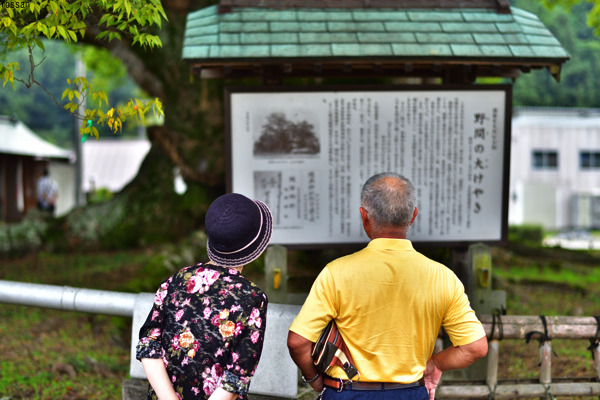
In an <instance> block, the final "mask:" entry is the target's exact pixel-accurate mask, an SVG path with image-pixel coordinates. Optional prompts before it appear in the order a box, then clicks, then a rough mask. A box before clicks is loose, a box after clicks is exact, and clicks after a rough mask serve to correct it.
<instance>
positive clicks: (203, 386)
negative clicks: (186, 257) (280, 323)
mask: <svg viewBox="0 0 600 400" xmlns="http://www.w3.org/2000/svg"><path fill="white" fill-rule="evenodd" d="M266 317H267V296H266V295H265V294H264V293H263V292H262V291H261V290H260V289H259V288H258V287H257V286H256V285H254V283H252V282H250V281H248V280H246V279H245V278H244V277H243V276H242V275H241V274H240V273H239V272H238V271H236V270H234V269H230V268H226V267H218V266H215V265H212V264H204V265H202V264H197V265H196V266H195V267H187V268H184V269H182V270H181V271H179V272H178V273H177V274H175V275H173V276H172V277H170V278H169V279H167V280H166V281H165V282H163V283H162V284H161V285H160V288H159V289H158V291H157V292H156V297H155V299H154V306H153V308H152V311H150V314H149V315H148V318H147V319H146V322H145V323H144V325H143V326H142V328H141V329H140V341H139V343H138V345H137V352H136V358H137V359H138V360H140V359H142V358H162V360H163V363H164V364H165V367H166V369H167V373H168V374H169V377H170V378H171V382H172V383H173V388H174V389H175V391H176V392H177V393H178V394H179V396H180V397H181V398H182V399H185V400H187V399H201V398H204V399H208V397H209V396H210V395H211V394H212V393H213V392H214V391H215V389H216V388H218V387H222V388H223V389H225V390H227V391H228V392H232V393H237V394H239V395H240V396H241V399H244V398H246V394H247V393H248V386H249V385H250V379H251V378H252V376H253V375H254V371H255V370H256V366H257V365H258V360H259V358H260V354H261V351H262V346H263V340H264V336H265V326H266V323H267V320H266ZM148 399H153V400H155V399H157V396H156V394H155V393H154V390H152V388H151V387H150V389H149V392H148Z"/></svg>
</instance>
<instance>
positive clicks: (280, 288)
mask: <svg viewBox="0 0 600 400" xmlns="http://www.w3.org/2000/svg"><path fill="white" fill-rule="evenodd" d="M287 281H288V270H287V249H286V248H285V247H283V246H269V247H268V248H267V251H266V252H265V287H264V291H265V293H266V294H267V297H268V299H269V303H279V304H286V303H287V285H288V282H287Z"/></svg>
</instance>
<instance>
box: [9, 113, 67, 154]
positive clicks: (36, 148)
mask: <svg viewBox="0 0 600 400" xmlns="http://www.w3.org/2000/svg"><path fill="white" fill-rule="evenodd" d="M0 153H6V154H18V155H24V156H33V157H43V158H63V159H71V158H72V157H73V156H74V155H73V152H72V151H71V150H66V149H62V148H60V147H58V146H55V145H53V144H52V143H50V142H47V141H45V140H44V139H42V138H41V137H39V136H38V135H36V134H35V133H34V132H33V131H32V130H31V129H29V128H28V127H27V126H26V125H25V124H24V123H22V122H21V121H18V120H12V119H9V118H7V117H0Z"/></svg>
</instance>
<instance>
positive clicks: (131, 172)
mask: <svg viewBox="0 0 600 400" xmlns="http://www.w3.org/2000/svg"><path fill="white" fill-rule="evenodd" d="M150 147H151V144H150V141H148V139H146V138H144V137H139V138H131V139H118V140H117V139H110V138H105V137H100V140H96V139H95V138H93V137H92V138H90V139H88V140H87V141H86V142H85V143H84V144H83V145H82V146H81V152H82V160H83V173H82V175H83V176H82V182H81V184H82V188H83V191H84V192H86V193H89V192H93V191H94V190H95V189H100V188H106V189H109V190H110V191H111V192H118V191H120V190H121V189H123V187H125V185H127V184H128V183H129V182H131V180H132V179H133V178H135V176H136V175H137V173H138V170H139V169H140V165H141V164H142V161H144V158H146V154H148V151H150Z"/></svg>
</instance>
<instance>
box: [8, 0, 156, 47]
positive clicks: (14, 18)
mask: <svg viewBox="0 0 600 400" xmlns="http://www.w3.org/2000/svg"><path fill="white" fill-rule="evenodd" d="M5 4H6V5H10V4H11V3H10V2H7V3H0V34H2V35H3V36H5V37H6V44H7V47H8V49H12V48H16V49H18V48H22V47H27V46H33V45H38V46H39V44H38V43H37V42H36V40H35V39H36V38H37V37H38V36H41V35H43V36H45V37H46V38H48V39H61V40H64V41H65V42H67V43H71V42H77V40H78V39H77V34H79V35H80V36H81V37H83V36H84V34H85V30H86V29H87V28H88V26H87V25H86V17H87V16H88V15H89V14H91V12H92V10H93V11H94V13H96V14H97V15H101V18H100V20H99V22H98V27H99V28H100V30H101V32H100V33H99V34H97V36H96V39H103V38H106V37H108V40H113V39H119V40H122V39H123V37H124V36H127V37H129V38H130V39H131V40H132V43H133V44H135V43H137V44H139V45H141V46H142V47H146V46H148V47H150V48H153V47H156V46H161V45H162V42H161V40H160V38H159V37H158V36H156V35H151V34H149V33H146V32H143V30H144V29H145V28H146V27H148V26H151V25H156V26H158V27H159V28H160V27H161V25H162V20H163V18H164V19H165V20H166V19H167V17H166V14H165V12H164V10H163V8H162V5H161V4H160V2H157V1H154V0H133V1H131V0H74V1H69V2H66V1H54V0H52V1H47V0H31V1H29V2H27V4H28V7H25V8H24V7H15V8H11V7H7V6H5Z"/></svg>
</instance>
